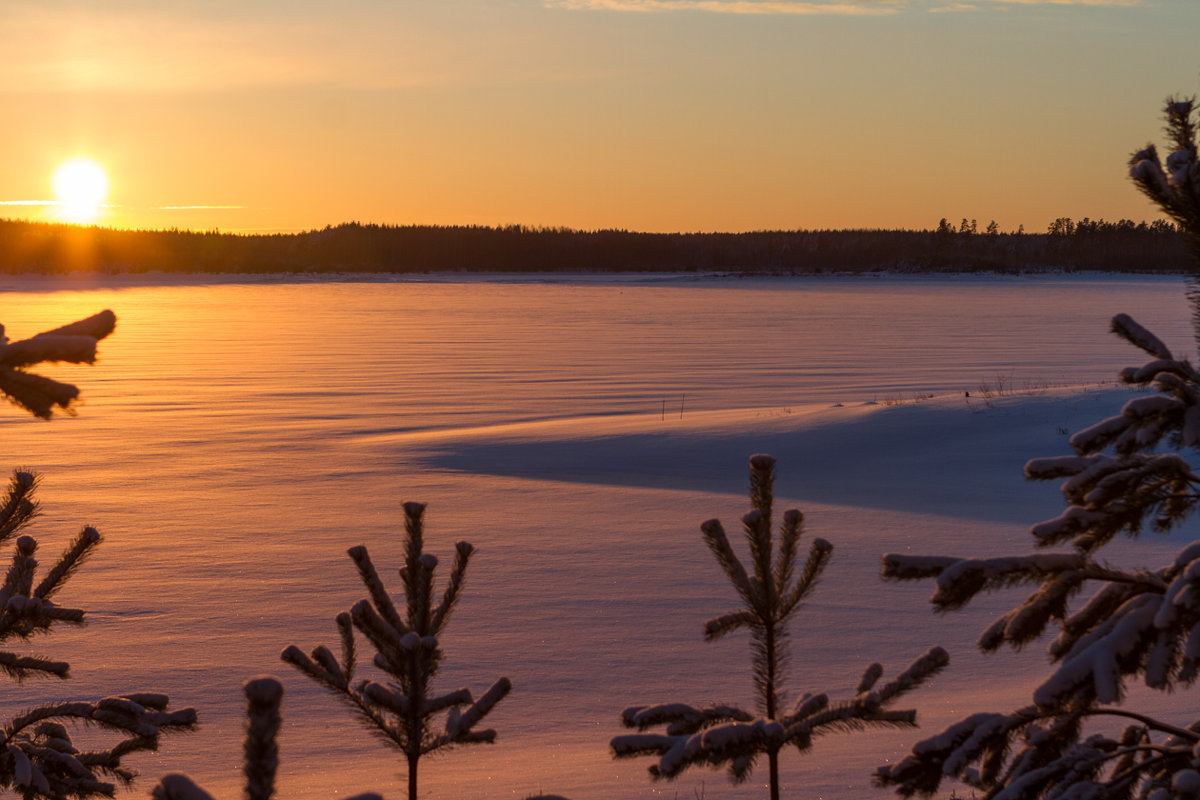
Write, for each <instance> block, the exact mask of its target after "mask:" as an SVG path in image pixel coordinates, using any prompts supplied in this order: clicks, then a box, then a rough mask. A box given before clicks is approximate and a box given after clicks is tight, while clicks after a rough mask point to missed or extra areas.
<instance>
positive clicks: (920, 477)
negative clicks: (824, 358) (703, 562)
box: [395, 387, 1130, 523]
mask: <svg viewBox="0 0 1200 800" xmlns="http://www.w3.org/2000/svg"><path fill="white" fill-rule="evenodd" d="M1129 397H1130V391H1129V390H1128V389H1125V388H1119V387H1110V388H1097V387H1069V388H1063V389H1054V390H1046V391H1044V392H1040V393H1033V394H1021V395H1009V396H1001V397H997V396H993V397H990V398H982V397H968V396H943V397H936V398H930V399H927V400H923V401H919V402H918V401H913V402H907V403H903V404H897V405H880V404H878V403H875V402H872V401H866V402H863V403H859V404H856V405H853V404H852V405H841V404H839V405H836V406H832V407H829V406H821V407H813V406H807V407H793V408H787V409H763V408H751V409H734V410H723V411H711V412H696V413H691V412H686V411H685V412H684V413H683V415H682V417H681V416H680V415H679V414H678V413H676V414H674V415H673V414H671V413H670V410H668V411H667V412H666V413H664V414H644V415H624V416H610V417H582V418H573V419H556V420H548V421H543V422H532V423H521V424H515V425H503V426H494V427H488V428H473V429H458V430H453V431H441V432H437V433H432V434H431V433H424V434H417V435H401V436H397V437H395V438H397V439H403V440H404V442H403V444H404V447H405V448H406V449H408V448H414V447H415V448H417V449H418V450H421V451H423V455H422V460H423V461H424V463H425V464H426V465H427V466H429V467H431V468H434V469H447V470H455V471H463V472H472V473H483V474H490V475H503V476H508V477H518V478H531V479H538V480H558V481H571V482H582V483H593V484H607V485H615V486H637V487H646V488H657V489H686V490H703V491H715V492H728V493H738V494H740V493H742V492H743V491H744V486H743V484H744V482H745V470H746V466H745V465H746V458H747V457H748V456H749V455H750V454H751V453H759V452H764V453H771V454H772V455H774V456H775V457H776V458H777V459H778V460H779V464H780V470H779V480H780V486H779V491H780V494H781V495H783V494H786V495H787V496H789V497H794V498H800V499H809V500H813V501H820V502H823V503H828V504H833V505H845V506H865V507H870V508H880V509H892V510H898V511H910V512H915V513H922V514H939V515H946V516H956V517H963V518H969V519H981V520H991V521H1000V522H1025V523H1028V522H1030V521H1033V520H1036V519H1037V518H1039V515H1053V514H1054V513H1056V512H1057V510H1058V509H1059V507H1060V506H1061V504H1062V501H1061V498H1060V497H1059V494H1058V492H1057V491H1055V490H1054V488H1053V487H1051V486H1049V485H1046V484H1038V483H1033V484H1030V483H1028V482H1026V481H1025V479H1024V477H1023V474H1022V468H1023V465H1024V464H1025V462H1026V461H1027V460H1029V459H1030V458H1031V457H1034V456H1043V455H1058V454H1068V453H1070V452H1071V450H1070V446H1069V443H1068V438H1069V436H1070V435H1071V434H1072V433H1074V432H1076V431H1078V430H1080V429H1081V428H1084V427H1086V426H1087V425H1090V424H1092V423H1094V422H1095V421H1096V420H1099V419H1103V418H1104V417H1106V416H1109V415H1111V414H1115V413H1117V412H1118V411H1119V410H1120V408H1121V406H1122V404H1123V403H1124V402H1125V401H1126V400H1128V399H1129ZM399 443H400V442H396V444H399Z"/></svg>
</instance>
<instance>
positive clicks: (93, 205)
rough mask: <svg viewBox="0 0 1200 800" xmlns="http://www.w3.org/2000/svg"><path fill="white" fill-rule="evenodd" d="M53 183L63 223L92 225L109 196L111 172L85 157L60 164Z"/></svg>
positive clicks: (51, 181) (59, 214) (55, 171)
mask: <svg viewBox="0 0 1200 800" xmlns="http://www.w3.org/2000/svg"><path fill="white" fill-rule="evenodd" d="M50 183H51V185H52V186H53V187H54V197H55V199H56V200H57V201H58V217H59V219H61V220H63V221H64V222H77V223H84V222H92V221H93V220H95V219H96V217H98V216H99V215H100V209H101V207H102V206H103V204H104V200H105V199H106V198H107V197H108V173H106V172H105V171H104V167H102V166H100V165H99V164H98V163H96V162H95V161H93V160H92V159H90V158H86V157H83V156H80V157H78V158H73V159H71V160H70V161H66V162H63V163H62V164H59V165H58V168H57V169H55V170H54V175H53V177H51V179H50Z"/></svg>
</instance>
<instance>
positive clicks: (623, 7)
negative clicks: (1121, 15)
mask: <svg viewBox="0 0 1200 800" xmlns="http://www.w3.org/2000/svg"><path fill="white" fill-rule="evenodd" d="M543 3H544V5H545V6H546V7H547V8H563V9H570V10H575V11H631V12H642V13H654V12H664V11H703V12H709V13H714V14H776V15H778V14H807V15H820V14H824V15H842V16H860V17H861V16H881V15H886V14H899V13H901V12H904V11H928V12H931V13H938V12H954V11H980V10H982V9H983V8H995V7H996V6H1046V5H1053V6H1091V7H1110V8H1136V7H1139V6H1144V5H1146V3H1145V0H975V2H941V1H940V0H933V1H932V2H931V1H930V0H842V1H841V2H807V1H806V0H543Z"/></svg>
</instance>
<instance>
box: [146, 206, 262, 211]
mask: <svg viewBox="0 0 1200 800" xmlns="http://www.w3.org/2000/svg"><path fill="white" fill-rule="evenodd" d="M247 208H249V206H158V207H157V208H156V209H155V210H156V211H242V210H244V209H247Z"/></svg>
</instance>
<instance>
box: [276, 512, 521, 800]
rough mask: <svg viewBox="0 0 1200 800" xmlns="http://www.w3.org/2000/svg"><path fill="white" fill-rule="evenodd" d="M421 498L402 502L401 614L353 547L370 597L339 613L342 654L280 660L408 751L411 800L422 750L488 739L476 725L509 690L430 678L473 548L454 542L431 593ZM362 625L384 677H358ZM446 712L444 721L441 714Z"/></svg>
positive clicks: (295, 652)
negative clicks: (438, 685)
mask: <svg viewBox="0 0 1200 800" xmlns="http://www.w3.org/2000/svg"><path fill="white" fill-rule="evenodd" d="M424 514H425V505H424V504H423V503H405V504H404V528H405V563H404V566H403V567H402V568H401V569H400V580H401V583H402V584H403V587H404V597H405V609H404V614H403V615H401V613H400V611H399V610H398V609H397V608H396V605H395V604H394V603H393V602H392V599H391V596H390V594H389V593H388V591H387V589H386V587H385V586H384V584H383V581H382V579H381V578H380V577H379V573H378V572H377V571H376V569H375V565H374V564H373V563H372V561H371V557H370V556H369V555H368V553H367V549H366V548H365V547H361V546H359V547H352V548H351V549H350V551H349V553H350V558H351V559H352V560H353V561H354V564H355V566H356V567H357V568H358V574H359V577H360V578H361V579H362V582H363V584H364V586H365V587H366V589H367V594H368V597H369V599H364V600H362V601H360V602H358V603H356V604H355V605H354V606H353V607H352V608H351V609H350V611H348V612H342V613H341V614H338V616H337V619H336V622H337V627H338V633H339V635H340V639H341V658H340V659H339V658H338V657H336V656H335V655H334V654H333V652H332V651H331V650H330V649H329V648H328V647H325V646H324V645H320V646H318V647H316V648H315V649H313V651H312V653H311V655H306V654H305V653H304V652H303V651H301V650H300V649H299V648H298V647H296V646H294V645H293V646H291V647H288V648H287V649H285V650H284V651H283V654H282V658H283V660H284V661H286V662H287V663H289V664H291V665H292V666H294V667H296V668H297V669H299V670H300V671H301V672H303V673H304V674H305V675H307V676H308V677H310V678H312V679H313V680H315V681H316V682H317V683H319V684H321V685H323V686H325V687H326V688H327V689H329V690H330V691H332V692H334V693H335V695H337V696H338V697H340V698H341V699H342V700H343V701H345V702H346V703H347V704H348V705H349V706H350V707H351V708H352V709H353V710H354V711H355V712H356V713H357V714H358V715H359V718H360V719H362V721H363V723H364V724H365V725H366V726H367V727H368V728H369V729H370V730H371V731H373V732H374V733H376V734H377V735H378V736H379V737H380V738H381V739H383V741H385V742H387V743H388V744H389V745H390V746H392V747H393V748H395V749H396V750H398V751H400V752H401V753H403V754H404V756H405V758H406V760H407V762H408V796H409V800H416V798H417V767H418V763H419V761H420V759H421V757H422V756H424V755H428V754H430V753H434V752H436V751H439V750H445V749H448V748H450V747H452V746H455V745H463V744H476V743H491V742H493V741H495V738H496V732H495V731H494V730H490V729H485V730H477V729H476V727H477V726H478V724H479V723H480V722H481V721H482V720H483V719H484V717H486V716H487V715H488V713H490V712H491V711H492V709H493V708H495V706H496V704H497V703H499V702H500V701H501V700H503V699H504V697H505V696H507V695H508V693H509V692H510V691H511V690H512V683H511V682H510V681H509V680H508V678H500V679H499V680H498V681H496V683H495V684H493V685H492V687H491V688H490V689H488V690H487V691H486V692H485V693H484V694H483V696H482V697H480V698H479V699H475V698H474V696H473V695H472V694H471V691H470V690H469V689H465V688H462V689H457V690H455V691H451V692H448V693H445V694H436V693H435V692H434V689H433V679H434V678H435V677H436V675H437V672H438V667H439V666H440V664H441V660H442V650H441V647H440V644H439V636H440V635H441V633H442V631H443V629H444V628H445V626H446V623H447V621H448V620H449V618H450V613H451V611H452V610H453V609H454V606H455V605H456V604H457V602H458V599H459V597H460V595H461V592H462V587H463V581H464V578H465V575H466V570H467V563H468V562H469V560H470V558H471V556H472V554H473V553H474V552H475V548H474V547H472V546H471V545H470V544H468V543H467V542H459V543H458V544H457V545H455V558H454V565H453V566H452V567H451V569H450V576H449V578H448V579H447V581H446V585H445V588H444V590H443V592H442V595H441V599H440V600H439V601H437V602H435V599H434V573H435V570H436V569H437V566H438V559H437V557H436V556H434V555H433V554H432V553H426V552H425V551H424ZM355 630H357V631H358V633H359V634H361V635H362V636H363V637H364V638H366V640H367V641H368V642H370V644H371V645H372V647H374V649H375V657H374V659H373V664H374V666H375V667H376V668H377V669H378V670H379V671H380V672H382V673H383V674H384V675H385V676H386V678H385V679H384V680H383V681H375V680H371V679H369V678H368V679H359V680H356V679H355V670H356V642H355ZM442 712H445V718H444V720H443V721H442V722H441V723H437V722H436V718H437V715H439V714H441V713H442Z"/></svg>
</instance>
